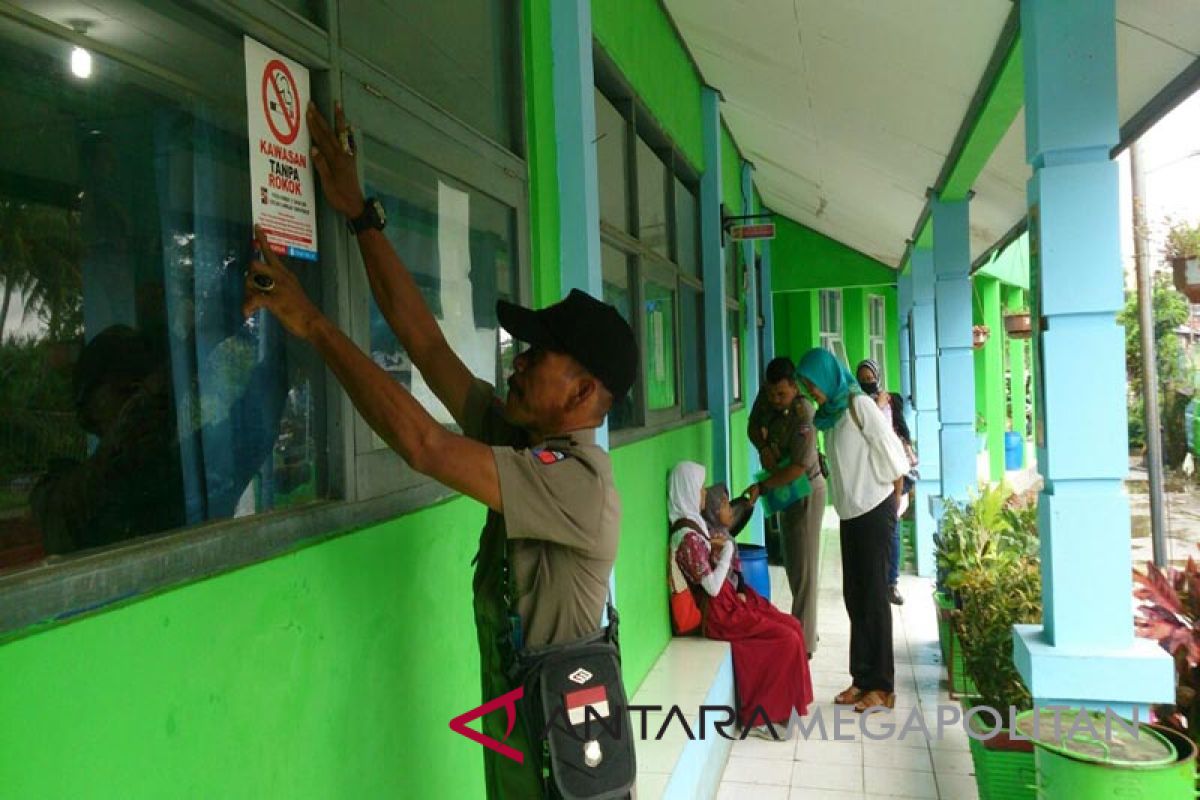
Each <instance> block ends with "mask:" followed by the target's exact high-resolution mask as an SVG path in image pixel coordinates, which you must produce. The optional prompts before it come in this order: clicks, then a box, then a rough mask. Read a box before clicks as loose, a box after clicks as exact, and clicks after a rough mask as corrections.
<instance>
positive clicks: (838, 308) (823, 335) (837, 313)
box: [817, 289, 848, 365]
mask: <svg viewBox="0 0 1200 800" xmlns="http://www.w3.org/2000/svg"><path fill="white" fill-rule="evenodd" d="M827 301H828V303H829V311H830V312H832V313H831V314H830V315H829V316H831V317H833V319H832V320H827V319H826V302H827ZM842 302H843V298H842V290H841V289H819V290H817V303H818V308H817V330H818V342H819V343H820V346H821V347H822V348H824V349H826V350H828V351H829V352H831V353H833V354H834V356H836V357H837V358H839V359H841V361H842V363H847V365H848V362H847V361H846V359H847V354H846V341H845V328H844V321H845V316H844V308H843V305H842ZM827 323H828V324H827Z"/></svg>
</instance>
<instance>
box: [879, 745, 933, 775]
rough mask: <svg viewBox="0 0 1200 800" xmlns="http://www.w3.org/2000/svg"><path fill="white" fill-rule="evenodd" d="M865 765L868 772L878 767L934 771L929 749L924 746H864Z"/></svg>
mask: <svg viewBox="0 0 1200 800" xmlns="http://www.w3.org/2000/svg"><path fill="white" fill-rule="evenodd" d="M863 766H864V767H865V768H866V770H867V771H868V772H869V771H871V770H873V769H878V768H884V769H903V770H910V771H913V772H933V764H932V762H931V761H930V759H929V751H928V750H927V749H925V748H923V747H922V748H916V747H871V748H863Z"/></svg>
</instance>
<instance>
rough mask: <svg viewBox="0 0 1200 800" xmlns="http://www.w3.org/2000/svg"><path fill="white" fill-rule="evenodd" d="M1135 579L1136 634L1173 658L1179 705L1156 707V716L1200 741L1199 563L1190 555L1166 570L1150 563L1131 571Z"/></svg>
mask: <svg viewBox="0 0 1200 800" xmlns="http://www.w3.org/2000/svg"><path fill="white" fill-rule="evenodd" d="M1133 582H1134V590H1133V594H1134V597H1136V598H1137V599H1138V600H1139V601H1140V604H1139V606H1138V609H1137V618H1136V619H1135V621H1134V626H1135V628H1136V629H1137V633H1138V635H1139V636H1142V637H1145V638H1147V639H1153V640H1154V641H1156V642H1158V643H1159V644H1160V645H1161V646H1162V648H1163V649H1164V650H1166V651H1167V652H1168V653H1170V654H1171V657H1172V658H1174V660H1175V704H1174V705H1168V706H1156V707H1155V708H1154V715H1155V717H1156V718H1157V719H1158V721H1159V722H1160V723H1161V724H1163V725H1165V726H1166V727H1168V728H1173V729H1175V730H1177V731H1179V732H1181V733H1184V734H1186V735H1187V736H1188V738H1190V739H1191V740H1192V741H1193V742H1195V743H1196V744H1198V745H1200V565H1198V564H1197V563H1196V560H1195V559H1194V558H1192V557H1188V560H1187V564H1186V565H1185V566H1184V567H1183V568H1179V567H1168V568H1167V569H1166V570H1165V571H1164V570H1160V569H1158V568H1157V567H1156V566H1154V564H1147V565H1146V571H1145V572H1144V573H1142V572H1138V571H1137V570H1136V569H1135V570H1134V571H1133Z"/></svg>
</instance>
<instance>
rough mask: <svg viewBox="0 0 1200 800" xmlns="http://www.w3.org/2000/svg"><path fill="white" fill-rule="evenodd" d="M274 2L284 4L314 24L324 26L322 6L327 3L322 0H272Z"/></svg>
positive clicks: (289, 9)
mask: <svg viewBox="0 0 1200 800" xmlns="http://www.w3.org/2000/svg"><path fill="white" fill-rule="evenodd" d="M272 2H274V3H277V4H278V5H281V6H283V7H284V8H286V9H287V10H288V11H291V12H292V13H293V14H295V15H296V16H298V17H301V18H302V19H306V20H308V21H309V22H311V23H313V24H314V25H320V26H321V27H324V25H323V24H322V21H321V20H322V19H323V18H324V9H323V8H322V6H324V5H325V3H324V2H322V0H272Z"/></svg>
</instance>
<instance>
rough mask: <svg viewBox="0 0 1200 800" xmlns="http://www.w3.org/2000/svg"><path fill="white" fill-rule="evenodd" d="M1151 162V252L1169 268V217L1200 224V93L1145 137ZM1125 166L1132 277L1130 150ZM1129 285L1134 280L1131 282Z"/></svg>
mask: <svg viewBox="0 0 1200 800" xmlns="http://www.w3.org/2000/svg"><path fill="white" fill-rule="evenodd" d="M1142 157H1143V159H1144V160H1145V162H1146V163H1145V172H1146V182H1145V187H1144V191H1145V194H1146V220H1147V222H1148V223H1149V228H1150V256H1151V258H1152V260H1153V263H1154V264H1155V266H1156V268H1158V269H1164V268H1165V267H1164V266H1163V265H1162V260H1161V257H1160V256H1159V253H1160V251H1161V250H1162V247H1163V243H1164V241H1165V239H1166V230H1167V228H1168V225H1167V222H1166V220H1167V218H1168V217H1174V218H1176V219H1181V220H1184V221H1187V222H1189V223H1191V224H1193V225H1194V224H1196V223H1200V92H1196V93H1195V94H1193V95H1192V96H1191V97H1190V98H1188V99H1187V100H1185V101H1184V102H1183V103H1181V104H1180V105H1179V106H1177V107H1176V108H1175V109H1174V110H1173V111H1171V113H1170V114H1168V115H1167V116H1165V117H1163V118H1162V119H1161V120H1159V121H1158V123H1157V124H1155V126H1154V127H1153V128H1151V129H1150V130H1149V131H1147V132H1146V133H1145V135H1143V136H1142ZM1117 162H1118V164H1120V168H1121V260H1122V262H1123V263H1124V264H1125V271H1126V276H1127V279H1128V278H1129V276H1130V275H1131V274H1132V271H1133V202H1132V190H1131V187H1130V173H1129V151H1128V150H1126V151H1125V152H1123V153H1121V155H1120V156H1119V157H1118V158H1117ZM1127 285H1128V283H1127Z"/></svg>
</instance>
